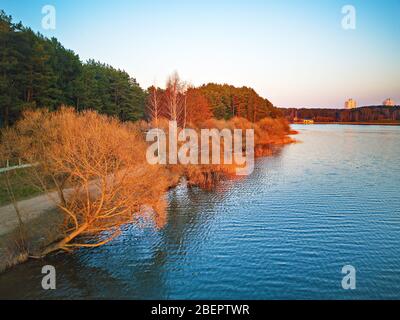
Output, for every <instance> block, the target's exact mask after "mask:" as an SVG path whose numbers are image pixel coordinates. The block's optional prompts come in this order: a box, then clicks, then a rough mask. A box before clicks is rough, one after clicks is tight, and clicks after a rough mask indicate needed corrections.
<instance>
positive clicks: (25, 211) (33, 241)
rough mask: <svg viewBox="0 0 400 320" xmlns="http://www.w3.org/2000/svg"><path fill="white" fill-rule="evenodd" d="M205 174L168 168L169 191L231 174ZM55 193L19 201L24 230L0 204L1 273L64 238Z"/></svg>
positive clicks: (284, 140) (278, 143) (262, 151)
mask: <svg viewBox="0 0 400 320" xmlns="http://www.w3.org/2000/svg"><path fill="white" fill-rule="evenodd" d="M297 133H298V132H297V131H295V130H291V131H290V132H289V133H288V134H286V135H285V136H283V137H279V139H275V140H274V141H270V143H269V144H267V145H256V146H255V147H256V149H257V147H258V150H259V153H258V155H255V158H261V157H268V156H271V155H273V154H274V152H275V149H276V148H280V147H284V146H285V145H287V144H291V143H295V142H296V141H297V140H295V139H293V138H292V137H291V136H292V135H295V134H297ZM267 151H268V152H267ZM256 153H257V152H256ZM203 174H205V175H207V176H210V177H212V178H211V179H210V180H209V179H207V182H208V183H207V184H206V185H202V183H201V181H198V180H196V179H194V180H193V179H191V177H187V176H185V174H184V173H183V172H180V173H178V172H173V171H167V175H168V177H167V178H168V180H169V186H168V189H167V190H166V192H168V191H169V190H171V189H174V188H176V187H177V186H178V185H179V183H180V181H181V179H182V178H186V180H187V181H188V183H189V186H191V187H192V186H198V187H201V188H208V187H210V186H213V185H214V183H218V181H221V180H223V179H229V178H231V174H229V173H228V172H224V171H223V170H221V169H218V168H217V167H215V168H213V167H210V168H208V170H205V171H204V173H203ZM52 197H56V192H51V193H50V194H41V195H39V196H34V197H32V198H28V199H24V200H20V201H18V207H19V210H20V211H21V213H22V220H23V227H22V228H23V229H22V230H21V228H20V226H19V223H18V219H17V215H16V213H15V209H14V206H13V204H6V205H4V206H2V207H0V210H1V212H2V214H1V215H0V242H1V245H0V274H2V273H4V272H6V271H7V270H9V269H11V268H12V267H14V266H16V265H18V264H20V263H23V262H26V261H28V260H29V259H30V257H32V256H37V255H38V254H39V253H40V252H41V250H43V249H44V248H45V247H47V246H49V245H51V244H52V243H54V242H56V241H58V240H60V238H62V234H63V222H64V217H63V215H62V213H60V211H59V209H58V208H57V205H56V203H55V202H54V201H51V200H50V199H51V198H52ZM22 238H23V239H22Z"/></svg>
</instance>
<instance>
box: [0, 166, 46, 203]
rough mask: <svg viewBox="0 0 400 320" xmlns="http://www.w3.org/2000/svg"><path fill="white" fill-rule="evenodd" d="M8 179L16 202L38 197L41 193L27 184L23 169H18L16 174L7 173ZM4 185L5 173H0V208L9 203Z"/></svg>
mask: <svg viewBox="0 0 400 320" xmlns="http://www.w3.org/2000/svg"><path fill="white" fill-rule="evenodd" d="M8 174H9V179H10V182H11V186H12V188H13V191H14V195H15V198H16V200H18V201H19V200H24V199H27V198H31V197H33V196H36V195H39V194H40V193H41V192H40V190H38V189H37V188H35V187H33V186H32V185H31V184H30V183H28V182H27V179H26V173H24V169H18V172H13V171H11V172H9V173H8ZM6 186H7V183H6V173H4V172H3V173H0V206H4V205H7V204H9V203H11V200H10V197H9V194H8V191H7V187H6Z"/></svg>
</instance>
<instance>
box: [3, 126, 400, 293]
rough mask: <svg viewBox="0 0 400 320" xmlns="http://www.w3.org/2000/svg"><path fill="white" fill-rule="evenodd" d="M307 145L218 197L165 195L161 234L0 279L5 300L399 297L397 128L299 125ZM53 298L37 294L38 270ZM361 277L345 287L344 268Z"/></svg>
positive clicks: (148, 233)
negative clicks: (50, 277) (48, 269)
mask: <svg viewBox="0 0 400 320" xmlns="http://www.w3.org/2000/svg"><path fill="white" fill-rule="evenodd" d="M295 129H297V130H299V131H300V134H299V135H297V136H296V139H298V140H300V141H301V142H299V143H296V144H292V145H289V146H285V147H284V148H283V149H282V150H281V151H280V152H279V153H278V154H276V155H275V156H272V157H268V158H262V159H257V161H256V165H255V170H254V173H253V174H252V175H251V176H248V177H246V178H243V179H240V180H239V179H236V180H231V181H224V182H222V183H220V185H219V186H218V188H217V190H214V191H204V190H200V189H198V188H192V189H188V188H186V187H185V186H184V185H181V186H179V187H178V188H177V189H175V190H172V191H170V193H169V194H168V200H169V208H168V222H167V225H166V226H165V227H164V228H163V229H162V230H155V229H154V228H153V227H151V226H146V225H145V226H141V227H138V226H130V227H129V228H127V229H126V230H125V231H124V233H123V235H122V236H120V237H119V238H118V239H116V240H115V241H113V242H112V243H110V244H109V245H107V246H103V247H100V248H97V249H90V250H81V251H78V252H75V253H74V254H72V255H67V254H59V255H55V256H51V257H49V258H46V259H45V260H40V261H30V262H28V263H25V264H22V265H20V266H17V267H16V268H14V269H13V270H11V271H9V272H7V273H5V274H2V275H0V297H2V298H6V297H8V298H10V297H12V298H84V299H85V298H86V299H87V298H123V299H383V298H384V299H399V298H400V202H399V200H400V127H394V126H393V127H392V126H349V125H310V126H300V125H299V126H295ZM45 264H52V265H54V266H55V267H56V270H57V290H55V291H51V292H49V291H44V290H42V289H41V285H40V283H41V279H42V275H41V267H42V266H43V265H45ZM348 264H349V265H352V266H354V267H355V269H356V289H355V290H344V289H343V288H342V285H341V281H342V277H343V276H344V275H343V274H341V270H342V267H343V266H344V265H348Z"/></svg>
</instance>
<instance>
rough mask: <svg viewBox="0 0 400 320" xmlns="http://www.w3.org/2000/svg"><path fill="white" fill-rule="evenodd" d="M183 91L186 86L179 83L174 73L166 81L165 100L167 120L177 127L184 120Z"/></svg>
mask: <svg viewBox="0 0 400 320" xmlns="http://www.w3.org/2000/svg"><path fill="white" fill-rule="evenodd" d="M185 91H186V85H185V84H184V83H183V82H181V80H180V78H179V75H178V73H177V72H174V73H173V74H172V75H171V76H170V77H169V78H168V80H167V85H166V89H165V99H166V104H167V108H168V113H169V118H170V120H171V121H176V122H177V123H178V125H181V124H182V123H183V122H184V118H185V96H186V94H185Z"/></svg>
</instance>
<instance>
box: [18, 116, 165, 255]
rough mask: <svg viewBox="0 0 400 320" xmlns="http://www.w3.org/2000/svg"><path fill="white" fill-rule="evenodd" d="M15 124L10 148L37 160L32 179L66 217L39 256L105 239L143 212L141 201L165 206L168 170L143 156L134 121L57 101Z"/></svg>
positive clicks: (97, 243)
mask: <svg viewBox="0 0 400 320" xmlns="http://www.w3.org/2000/svg"><path fill="white" fill-rule="evenodd" d="M32 119H34V120H35V121H32ZM13 131H14V132H13V139H14V140H12V141H13V145H14V147H15V152H16V153H18V155H19V156H20V157H21V158H22V159H24V160H25V161H27V162H29V163H38V165H37V166H34V167H31V168H30V169H29V170H30V173H31V175H30V176H31V177H32V180H36V185H37V186H38V187H40V188H41V190H42V191H43V192H47V194H48V195H49V196H50V199H51V200H52V201H55V203H56V204H57V206H58V208H59V209H60V211H61V212H62V213H63V214H64V216H65V235H64V237H63V239H62V240H61V241H59V242H57V243H54V244H53V245H51V246H49V247H47V248H46V249H44V251H43V255H45V254H48V253H50V252H52V251H55V250H60V249H61V250H67V251H69V250H71V249H73V248H77V247H96V246H100V245H103V244H105V243H107V242H109V241H111V240H112V239H114V238H115V237H116V236H117V235H118V234H119V232H120V228H121V226H122V225H123V224H126V223H129V222H132V221H134V220H135V219H136V218H137V217H138V216H140V215H142V214H143V205H148V206H151V207H153V208H155V209H162V208H163V207H164V205H163V199H162V198H161V195H162V194H163V192H164V191H165V190H166V189H167V181H166V179H164V178H163V177H164V176H165V175H163V174H160V170H161V168H160V167H157V166H150V165H149V164H148V163H147V161H146V159H145V153H146V152H145V150H146V148H147V145H146V142H145V141H144V139H143V136H142V133H141V132H140V130H137V129H136V127H135V126H132V125H127V124H123V123H121V122H119V121H118V120H116V119H113V118H109V117H106V116H101V115H99V114H97V113H95V112H92V111H87V112H83V113H76V112H75V111H73V109H68V108H62V109H61V110H59V111H57V112H52V113H50V112H46V111H30V112H28V113H25V114H24V116H23V119H22V120H21V121H19V122H18V123H17V125H16V126H15V128H14V129H13ZM155 181H157V183H155ZM50 182H51V183H50ZM54 184H56V186H57V188H60V192H58V193H57V194H58V195H59V198H58V199H56V198H54V197H51V193H50V192H49V191H50V190H51V186H52V185H54ZM62 187H63V188H62ZM156 218H157V221H156V223H157V224H158V225H160V221H165V219H164V218H163V212H158V214H156ZM86 236H89V238H86Z"/></svg>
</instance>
